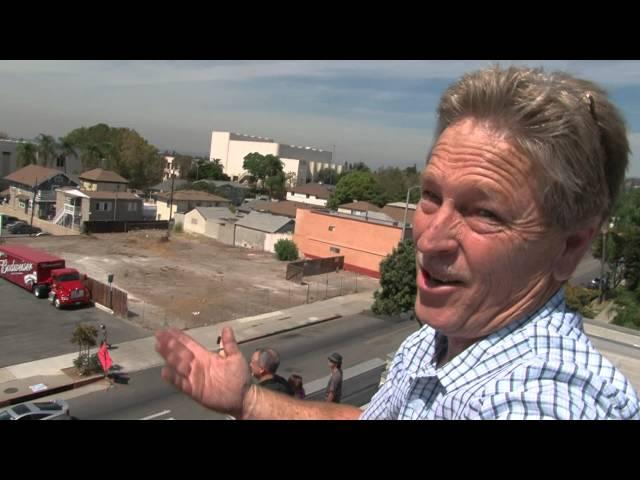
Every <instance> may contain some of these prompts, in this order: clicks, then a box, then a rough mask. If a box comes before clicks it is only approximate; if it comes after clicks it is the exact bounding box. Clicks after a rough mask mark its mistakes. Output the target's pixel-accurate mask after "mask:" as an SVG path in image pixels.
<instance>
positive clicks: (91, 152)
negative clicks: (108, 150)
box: [80, 143, 103, 170]
mask: <svg viewBox="0 0 640 480" xmlns="http://www.w3.org/2000/svg"><path fill="white" fill-rule="evenodd" d="M102 150H103V149H102V148H101V147H100V145H98V144H97V143H89V144H88V145H86V146H85V147H84V148H83V152H82V156H81V158H80V160H81V161H82V168H84V169H85V170H88V169H92V168H97V167H98V166H100V162H101V160H102V157H103V153H102Z"/></svg>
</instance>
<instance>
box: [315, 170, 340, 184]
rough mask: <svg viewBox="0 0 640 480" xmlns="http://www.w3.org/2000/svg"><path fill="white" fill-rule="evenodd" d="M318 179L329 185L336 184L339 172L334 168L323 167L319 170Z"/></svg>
mask: <svg viewBox="0 0 640 480" xmlns="http://www.w3.org/2000/svg"><path fill="white" fill-rule="evenodd" d="M317 180H318V182H322V183H326V184H328V185H335V184H337V183H338V172H336V171H335V170H334V169H333V168H323V169H322V170H320V171H319V172H318V179H317Z"/></svg>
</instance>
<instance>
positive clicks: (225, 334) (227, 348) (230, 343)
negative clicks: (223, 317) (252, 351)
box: [222, 327, 240, 355]
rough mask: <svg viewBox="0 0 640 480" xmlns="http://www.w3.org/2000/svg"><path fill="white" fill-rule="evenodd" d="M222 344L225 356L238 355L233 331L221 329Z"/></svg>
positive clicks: (225, 328)
mask: <svg viewBox="0 0 640 480" xmlns="http://www.w3.org/2000/svg"><path fill="white" fill-rule="evenodd" d="M222 344H223V345H224V352H225V353H226V354H227V355H235V354H236V353H240V349H239V348H238V343H237V342H236V336H235V335H234V333H233V329H231V328H229V327H224V328H223V329H222Z"/></svg>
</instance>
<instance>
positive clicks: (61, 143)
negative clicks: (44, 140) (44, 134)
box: [58, 137, 78, 173]
mask: <svg viewBox="0 0 640 480" xmlns="http://www.w3.org/2000/svg"><path fill="white" fill-rule="evenodd" d="M58 148H59V149H60V152H61V154H62V156H63V157H64V171H65V173H66V172H67V158H69V157H76V158H77V156H78V154H77V153H76V149H75V146H74V144H73V142H70V141H69V140H67V139H66V138H65V137H60V138H58Z"/></svg>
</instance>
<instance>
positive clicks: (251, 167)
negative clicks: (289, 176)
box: [242, 152, 283, 182]
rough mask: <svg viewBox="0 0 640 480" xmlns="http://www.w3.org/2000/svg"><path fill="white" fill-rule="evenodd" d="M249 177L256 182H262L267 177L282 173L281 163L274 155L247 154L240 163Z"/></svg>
mask: <svg viewBox="0 0 640 480" xmlns="http://www.w3.org/2000/svg"><path fill="white" fill-rule="evenodd" d="M242 168H244V169H245V170H246V171H247V172H249V175H251V176H252V177H253V178H254V179H255V180H256V181H262V182H264V181H265V180H266V178H267V177H272V176H274V175H277V174H278V173H281V172H282V171H283V165H282V161H281V160H280V159H279V158H278V157H276V156H275V155H271V154H269V155H262V154H260V153H258V152H253V153H249V154H247V155H246V156H245V157H244V162H243V163H242Z"/></svg>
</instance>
